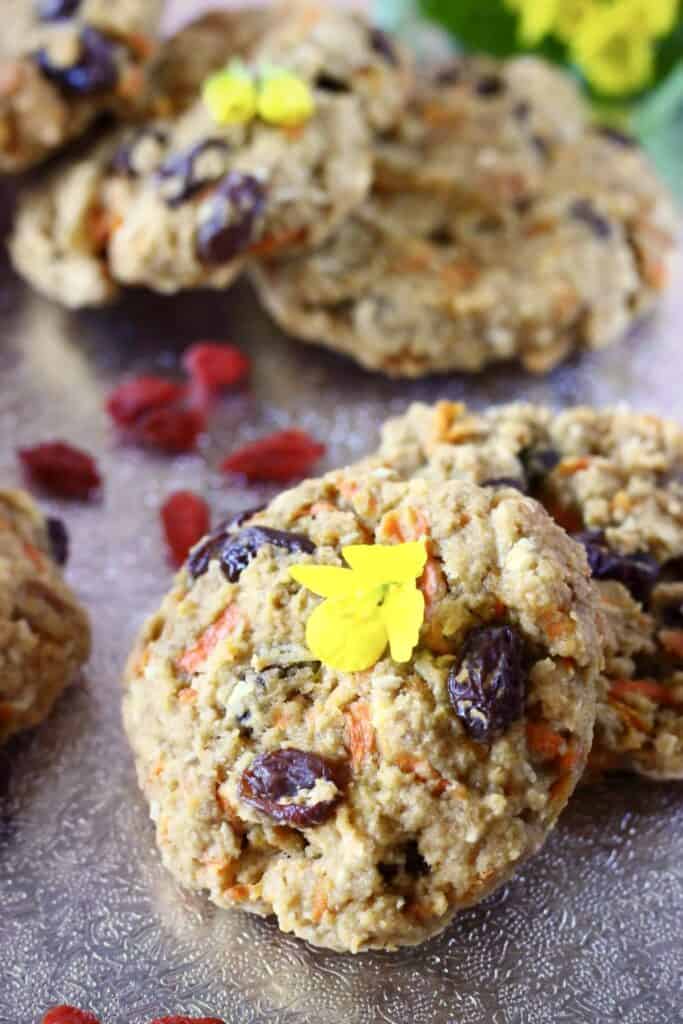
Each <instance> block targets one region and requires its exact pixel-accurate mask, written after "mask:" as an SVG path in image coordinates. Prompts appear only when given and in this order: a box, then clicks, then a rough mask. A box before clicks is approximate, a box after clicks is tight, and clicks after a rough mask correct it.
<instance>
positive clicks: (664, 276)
mask: <svg viewBox="0 0 683 1024" xmlns="http://www.w3.org/2000/svg"><path fill="white" fill-rule="evenodd" d="M643 277H644V278H645V280H646V282H647V283H648V284H649V285H650V287H651V288H654V289H655V290H656V291H658V292H661V291H664V289H665V288H666V286H667V284H668V283H669V271H668V268H667V265H666V263H665V262H664V260H654V259H646V260H644V261H643Z"/></svg>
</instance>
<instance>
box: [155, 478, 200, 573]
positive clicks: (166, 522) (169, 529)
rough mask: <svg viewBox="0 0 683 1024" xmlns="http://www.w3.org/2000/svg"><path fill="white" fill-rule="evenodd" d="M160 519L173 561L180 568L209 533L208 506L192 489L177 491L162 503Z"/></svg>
mask: <svg viewBox="0 0 683 1024" xmlns="http://www.w3.org/2000/svg"><path fill="white" fill-rule="evenodd" d="M161 522H162V525H163V528H164V536H165V537H166V543H167V544H168V548H169V551H170V552H171V557H172V559H173V564H174V565H175V566H176V567H180V566H181V565H182V564H183V562H184V561H185V559H186V558H187V556H188V553H189V552H190V551H191V550H192V548H193V547H194V546H195V545H196V544H198V543H199V541H200V540H201V539H202V537H204V536H205V535H206V534H207V533H208V532H209V526H210V522H211V514H210V512H209V506H208V505H207V504H206V502H205V501H204V499H203V498H200V497H199V495H197V494H193V492H192V491H176V492H175V493H174V494H171V495H170V496H169V497H168V498H167V499H166V501H165V502H164V504H163V505H162V506H161Z"/></svg>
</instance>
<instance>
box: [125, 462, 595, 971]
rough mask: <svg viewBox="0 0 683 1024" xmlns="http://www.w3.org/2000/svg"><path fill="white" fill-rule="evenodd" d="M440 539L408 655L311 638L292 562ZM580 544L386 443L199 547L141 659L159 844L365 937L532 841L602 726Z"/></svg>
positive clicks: (271, 908)
mask: <svg viewBox="0 0 683 1024" xmlns="http://www.w3.org/2000/svg"><path fill="white" fill-rule="evenodd" d="M420 538H424V540H425V544H426V548H427V563H426V567H425V570H424V573H423V575H422V577H421V578H420V581H419V583H418V586H419V587H420V589H421V591H422V593H423V595H424V603H425V618H424V623H423V626H422V628H421V632H420V635H419V640H418V641H417V646H416V647H415V649H414V650H413V653H412V656H411V657H410V660H409V661H407V662H405V663H402V664H399V663H397V662H395V661H393V660H392V659H391V658H390V657H389V656H388V655H386V654H385V655H384V656H381V657H380V660H379V661H377V663H376V664H375V665H374V666H373V667H371V668H370V669H368V670H366V671H362V672H343V671H339V670H333V669H331V668H328V667H327V665H326V664H324V663H322V662H320V661H319V660H316V659H315V656H314V655H313V654H312V653H311V651H310V650H309V648H308V646H307V640H306V624H307V622H308V620H309V617H310V616H311V614H312V613H313V612H314V610H315V609H316V608H317V607H319V605H320V601H319V599H318V598H316V597H314V596H313V595H312V594H311V593H310V592H309V591H307V590H306V589H305V588H304V587H302V586H301V585H300V584H299V583H297V582H295V580H294V579H293V577H292V576H291V575H290V568H291V567H292V566H293V565H294V564H295V563H314V564H315V563H318V564H320V563H322V564H324V565H329V566H335V565H337V566H339V565H340V564H341V562H342V554H341V551H342V549H343V548H345V547H346V546H347V545H353V544H361V545H373V544H382V545H390V544H396V543H402V542H409V541H411V540H416V539H418V540H419V539H420ZM596 604H597V602H596V597H595V591H594V588H593V587H592V585H591V583H590V580H589V569H588V565H587V562H586V558H585V554H584V552H583V551H582V550H581V547H580V546H579V545H578V544H575V543H573V542H572V541H571V540H569V539H568V538H567V537H566V536H565V534H564V531H562V530H561V529H560V528H559V527H557V526H556V524H554V523H553V522H552V520H551V519H550V517H549V516H547V515H546V513H545V512H544V511H543V509H542V508H541V506H540V505H539V504H538V503H537V502H534V501H531V500H529V499H528V498H526V497H523V496H521V495H519V494H516V493H515V492H514V491H505V492H503V491H501V492H497V491H495V490H493V489H484V488H478V487H476V486H473V485H471V484H469V483H463V482H462V481H448V482H446V483H439V484H434V483H432V482H431V481H426V480H418V479H416V480H412V481H407V482H406V481H401V480H400V479H399V478H398V475H397V474H395V473H392V472H391V471H389V470H388V469H386V468H384V467H382V466H378V467H375V468H372V467H371V468H368V470H367V471H365V470H358V471H356V470H354V468H353V467H352V468H351V469H347V470H344V471H340V472H337V473H332V474H329V475H328V476H327V477H324V478H322V479H318V480H310V481H307V482H305V483H303V484H301V485H300V486H298V487H296V488H294V489H293V490H290V491H288V492H285V493H284V494H282V495H280V496H279V497H278V498H276V499H275V500H274V501H273V502H272V503H271V505H270V506H269V507H268V508H267V509H266V510H265V511H263V512H260V513H257V514H256V515H254V516H253V517H252V518H251V519H249V520H247V521H246V522H241V523H240V524H239V525H238V526H235V527H233V526H231V525H226V526H225V527H221V528H219V529H218V530H217V531H215V532H214V533H213V534H212V535H211V536H210V537H209V538H207V539H206V540H205V541H204V542H202V543H201V544H200V545H199V546H198V547H196V548H195V549H194V551H193V552H192V553H191V555H190V557H189V560H188V563H187V566H186V567H185V568H184V569H183V570H182V571H181V573H180V574H179V575H178V577H177V579H176V582H175V585H174V587H173V590H172V591H171V593H170V594H169V595H168V596H167V597H166V599H165V600H164V602H163V604H162V606H161V609H160V611H159V612H158V613H157V614H156V615H154V616H153V618H151V619H150V620H149V622H148V623H147V624H146V626H145V627H144V629H143V632H142V635H141V637H140V639H139V642H138V644H137V647H136V649H135V651H134V652H133V654H132V656H131V659H130V662H129V667H128V671H127V679H126V684H125V696H124V721H125V726H126V730H127V733H128V736H129V739H130V742H131V744H132V747H133V750H134V753H135V759H136V764H137V772H138V778H139V782H140V785H141V787H142V789H143V791H144V792H145V794H146V796H147V798H148V800H149V804H150V809H151V815H152V818H153V820H154V822H155V825H156V834H157V842H158V845H159V848H160V850H161V853H162V856H163V860H164V863H165V864H166V866H167V867H168V868H169V869H170V870H171V871H172V872H173V873H174V875H175V876H176V878H177V879H178V880H179V881H181V882H182V883H183V884H185V885H187V886H189V887H190V888H193V889H200V890H206V891H207V892H208V894H209V896H210V898H211V899H212V900H213V901H214V902H215V903H216V904H218V905H219V906H221V907H238V908H241V909H243V910H247V911H251V912H253V913H257V914H262V915H269V914H275V915H276V917H277V919H278V923H279V925H280V927H281V928H282V929H283V930H285V931H291V932H294V933H295V934H296V935H298V936H300V937H302V938H305V939H307V940H309V941H310V942H313V943H315V944H317V945H321V946H326V947H330V948H333V949H337V950H347V951H352V952H357V951H359V950H363V949H367V948H373V947H374V948H381V949H393V948H395V947H397V946H401V945H406V944H414V943H418V942H420V941H422V940H423V939H425V938H426V937H428V936H429V935H432V934H434V933H436V932H438V931H439V930H440V929H442V928H443V927H445V925H446V924H447V923H448V921H449V920H450V919H451V918H452V916H453V915H454V914H455V913H456V911H457V910H458V909H460V908H462V907H467V906H469V905H471V904H474V903H476V902H478V901H479V900H480V899H482V898H483V897H484V896H486V895H487V894H488V893H489V892H491V891H492V890H493V889H494V888H495V887H496V886H498V885H500V884H501V883H502V882H503V881H504V880H505V879H507V878H508V877H510V875H511V874H512V873H513V872H514V870H515V869H516V868H517V867H518V866H519V865H520V864H521V863H522V862H523V861H524V859H525V858H526V857H527V856H529V855H530V854H531V853H533V852H534V851H535V850H537V849H538V848H539V846H540V845H541V844H542V842H543V840H544V838H545V837H546V835H547V834H548V831H549V830H550V829H551V828H552V826H553V825H554V824H555V822H556V820H557V817H558V815H559V813H560V811H561V810H562V808H563V807H564V805H565V803H566V801H567V799H568V798H569V795H570V794H571V792H572V790H573V788H574V785H575V783H576V781H577V779H578V777H579V775H580V774H581V772H582V770H583V767H584V764H585V759H586V756H587V752H588V749H589V747H590V742H591V736H592V727H593V716H594V701H595V693H594V679H595V676H596V673H597V669H598V664H599V661H600V651H599V637H598V632H597V628H596V615H597V610H596Z"/></svg>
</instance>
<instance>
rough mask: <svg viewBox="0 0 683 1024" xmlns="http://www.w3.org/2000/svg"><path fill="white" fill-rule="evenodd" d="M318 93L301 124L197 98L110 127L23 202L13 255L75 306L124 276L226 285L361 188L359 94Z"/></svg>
mask: <svg viewBox="0 0 683 1024" xmlns="http://www.w3.org/2000/svg"><path fill="white" fill-rule="evenodd" d="M313 84H314V83H313ZM313 92H314V96H315V110H314V112H313V114H312V116H311V117H310V118H309V119H308V120H306V121H305V122H304V123H302V124H299V125H297V126H296V127H286V126H282V125H275V124H269V123H267V122H266V121H264V120H262V119H261V118H258V117H256V118H253V119H251V120H249V121H248V122H247V123H244V124H228V125H220V124H217V123H216V122H215V121H214V120H213V118H212V117H211V115H210V112H209V110H208V108H207V106H206V104H205V102H204V101H203V99H202V98H195V101H194V102H193V103H192V104H191V105H190V106H189V107H188V108H187V109H185V110H183V111H182V112H181V113H179V114H178V115H177V116H175V117H172V118H170V119H161V120H158V119H157V120H153V121H151V122H148V123H147V124H146V125H145V126H144V127H143V128H141V129H134V130H132V131H130V132H128V133H125V132H124V133H123V134H122V135H119V136H118V137H117V138H116V139H113V140H108V141H107V142H105V143H104V145H102V146H101V147H100V148H98V149H97V150H95V151H94V152H93V153H92V154H91V155H90V156H89V157H88V158H86V159H85V160H83V161H82V162H81V163H79V164H76V165H74V166H72V167H69V168H67V169H66V170H64V171H59V172H58V173H57V175H56V176H55V177H54V178H53V180H52V181H51V182H50V183H49V184H48V185H47V186H46V187H43V188H41V189H40V191H38V192H36V193H33V194H31V195H29V196H27V197H26V198H25V199H24V201H23V203H22V204H20V209H19V213H18V217H17V222H16V227H15V233H14V238H13V242H12V255H13V259H14V262H15V265H16V266H17V268H18V269H19V271H20V272H21V273H22V274H23V275H24V276H25V277H26V278H27V279H28V280H29V281H30V282H31V283H32V284H33V285H34V287H36V288H37V289H38V290H39V291H42V292H44V293H46V294H47V295H49V296H50V297H52V298H54V299H56V300H57V301H60V302H62V303H64V304H66V305H68V306H73V307H75V306H82V305H99V304H101V303H102V302H105V301H107V300H108V299H110V298H111V297H112V296H113V295H115V294H116V293H117V291H118V288H119V286H120V285H121V284H136V285H146V286H147V287H149V288H152V289H154V290H156V291H161V292H174V291H178V290H181V289H184V288H192V287H198V286H209V287H215V288H223V287H226V286H227V285H228V284H229V283H230V282H231V281H232V280H233V279H234V278H235V276H236V275H237V274H238V273H239V272H240V270H241V269H242V267H243V265H244V262H245V259H246V258H247V256H248V255H254V254H256V253H261V254H263V253H273V252H278V251H279V252H285V251H290V250H297V249H299V248H301V247H302V246H304V245H315V244H318V243H321V242H322V241H324V240H325V239H326V238H327V237H328V235H329V234H331V233H332V232H333V231H334V230H335V228H337V227H338V226H339V225H340V224H341V223H342V222H343V221H344V220H345V219H346V217H347V216H348V215H349V214H350V213H351V212H352V211H353V209H355V207H356V206H357V205H359V203H361V202H362V201H363V200H364V198H365V197H366V195H367V193H368V190H369V188H370V184H371V176H372V157H371V145H370V130H369V126H368V122H367V119H366V117H365V115H364V113H363V109H362V106H361V103H360V101H359V100H358V98H357V97H356V96H355V95H352V94H350V93H349V94H337V93H331V92H329V91H328V90H321V89H314V90H313Z"/></svg>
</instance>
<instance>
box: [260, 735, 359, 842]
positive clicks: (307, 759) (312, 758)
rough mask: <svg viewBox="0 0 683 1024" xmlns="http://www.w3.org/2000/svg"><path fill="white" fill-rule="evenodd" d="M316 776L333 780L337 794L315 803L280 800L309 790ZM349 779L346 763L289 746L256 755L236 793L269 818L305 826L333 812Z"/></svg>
mask: <svg viewBox="0 0 683 1024" xmlns="http://www.w3.org/2000/svg"><path fill="white" fill-rule="evenodd" d="M319 779H324V780H326V781H330V782H333V783H334V784H335V786H336V787H337V789H338V790H339V793H338V794H337V795H336V796H335V797H334V798H333V799H332V800H321V801H320V802H319V803H317V804H309V805H306V804H293V803H283V802H282V801H283V800H284V799H286V798H288V797H289V798H291V797H295V796H297V795H298V794H299V793H301V792H302V790H310V789H313V787H314V786H315V784H316V782H317V781H318V780H319ZM348 782H349V771H348V766H347V765H346V763H345V762H343V761H331V760H329V759H328V758H326V757H321V756H320V755H319V754H311V753H308V752H305V751H303V750H296V749H294V748H293V747H286V748H283V749H282V750H275V751H273V752H272V753H270V754H260V755H259V756H258V757H257V758H255V759H254V760H253V761H252V763H251V765H250V766H249V768H248V769H247V770H246V771H245V772H244V774H243V775H242V778H241V779H240V796H241V798H242V799H243V800H244V802H245V803H248V804H250V805H251V806H252V807H256V809H257V810H259V811H262V812H263V813H264V814H267V815H268V817H269V818H272V819H273V820H274V821H277V822H280V823H281V824H283V825H293V826H295V827H297V828H309V827H310V826H312V825H321V824H322V823H323V822H324V821H327V819H328V818H330V817H331V815H332V814H333V813H334V809H335V807H336V806H337V804H338V803H339V801H340V800H341V798H342V795H343V793H344V790H345V789H346V787H347V785H348Z"/></svg>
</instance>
